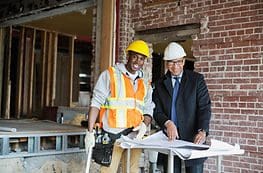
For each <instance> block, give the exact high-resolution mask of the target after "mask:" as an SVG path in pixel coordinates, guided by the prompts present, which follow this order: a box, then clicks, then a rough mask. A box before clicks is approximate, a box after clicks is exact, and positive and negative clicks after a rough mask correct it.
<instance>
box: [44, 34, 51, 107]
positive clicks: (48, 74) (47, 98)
mask: <svg viewBox="0 0 263 173" xmlns="http://www.w3.org/2000/svg"><path fill="white" fill-rule="evenodd" d="M47 42H48V44H47V55H46V58H47V64H46V65H47V66H46V68H47V71H46V76H45V79H46V95H45V106H49V105H50V98H51V94H50V93H51V92H50V90H51V81H50V77H51V76H52V74H51V68H52V57H51V55H52V54H51V47H52V34H51V33H48V37H47Z"/></svg>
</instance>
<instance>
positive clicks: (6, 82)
mask: <svg viewBox="0 0 263 173" xmlns="http://www.w3.org/2000/svg"><path fill="white" fill-rule="evenodd" d="M12 30H13V28H12V27H9V28H7V33H8V34H7V35H6V38H7V41H6V43H7V45H8V47H7V49H6V50H7V51H6V61H5V63H4V65H5V66H6V68H5V72H4V73H5V74H6V76H5V79H4V83H3V87H4V90H5V91H6V92H4V93H3V102H2V103H3V105H4V106H3V107H4V110H3V113H4V117H3V118H5V119H9V118H10V97H11V81H10V65H11V48H12Z"/></svg>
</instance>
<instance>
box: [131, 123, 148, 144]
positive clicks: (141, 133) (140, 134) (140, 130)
mask: <svg viewBox="0 0 263 173" xmlns="http://www.w3.org/2000/svg"><path fill="white" fill-rule="evenodd" d="M133 131H138V134H137V136H136V139H139V140H141V139H142V138H143V136H144V135H145V133H146V131H147V127H146V125H145V124H144V122H141V124H139V126H137V127H135V128H134V129H133Z"/></svg>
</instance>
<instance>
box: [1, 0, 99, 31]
mask: <svg viewBox="0 0 263 173" xmlns="http://www.w3.org/2000/svg"><path fill="white" fill-rule="evenodd" d="M93 5H95V0H87V1H84V2H78V3H76V2H75V3H72V4H67V5H64V6H58V7H56V8H52V9H43V10H36V11H32V12H31V13H28V14H27V15H25V14H23V13H21V14H20V15H16V16H15V17H11V18H7V19H5V21H3V22H1V23H0V27H7V26H11V25H18V24H23V23H26V22H32V21H34V20H39V19H42V18H46V17H51V16H55V15H59V14H65V13H69V12H73V11H80V10H83V9H86V8H88V7H91V6H93Z"/></svg>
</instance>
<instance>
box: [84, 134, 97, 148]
mask: <svg viewBox="0 0 263 173" xmlns="http://www.w3.org/2000/svg"><path fill="white" fill-rule="evenodd" d="M94 146H95V135H94V132H89V131H88V130H86V136H85V148H86V151H87V152H88V149H89V148H90V147H94Z"/></svg>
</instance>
